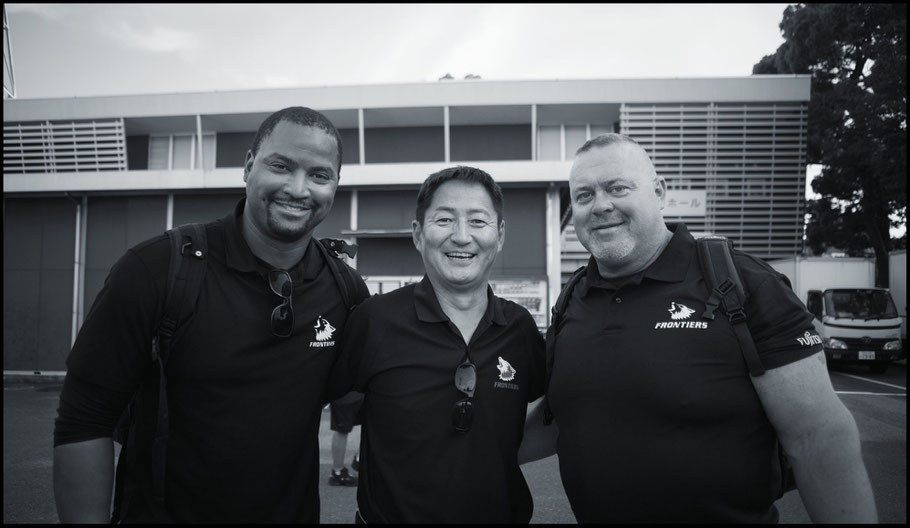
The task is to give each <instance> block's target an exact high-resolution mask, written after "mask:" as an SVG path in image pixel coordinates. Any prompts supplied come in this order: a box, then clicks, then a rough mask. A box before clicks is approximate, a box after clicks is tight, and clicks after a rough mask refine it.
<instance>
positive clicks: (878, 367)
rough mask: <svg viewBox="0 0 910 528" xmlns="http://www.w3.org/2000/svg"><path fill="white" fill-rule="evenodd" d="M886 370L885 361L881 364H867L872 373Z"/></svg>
mask: <svg viewBox="0 0 910 528" xmlns="http://www.w3.org/2000/svg"><path fill="white" fill-rule="evenodd" d="M887 370H888V364H887V363H882V364H881V365H869V371H870V372H872V373H873V374H884V373H885V372H886V371H887Z"/></svg>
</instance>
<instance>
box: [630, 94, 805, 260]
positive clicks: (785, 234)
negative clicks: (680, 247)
mask: <svg viewBox="0 0 910 528" xmlns="http://www.w3.org/2000/svg"><path fill="white" fill-rule="evenodd" d="M806 114H807V105H806V104H805V103H780V104H775V103H769V104H763V103H723V104H719V103H707V104H651V105H648V104H623V105H622V106H621V108H620V131H621V132H622V133H623V134H626V135H628V136H630V137H632V138H634V139H635V140H636V141H638V142H639V143H640V144H641V146H642V147H644V148H645V150H647V151H648V153H649V154H650V155H651V158H652V159H653V160H654V166H655V168H656V169H657V173H658V174H660V175H661V176H663V177H664V178H665V179H666V180H667V185H668V188H669V189H671V190H704V191H706V194H707V211H706V215H705V217H704V218H703V219H701V218H697V219H696V218H668V220H671V221H673V220H681V221H685V222H686V224H687V225H688V226H689V229H690V230H691V231H698V232H707V233H714V234H718V235H724V236H726V237H729V238H731V239H733V240H734V241H735V243H736V247H738V248H740V249H743V250H744V251H747V252H749V253H752V254H753V255H755V256H758V257H762V258H766V259H773V258H785V257H790V256H793V255H796V254H798V253H799V252H800V251H801V250H802V234H803V214H804V208H805V185H806V175H805V171H806V127H807V119H806Z"/></svg>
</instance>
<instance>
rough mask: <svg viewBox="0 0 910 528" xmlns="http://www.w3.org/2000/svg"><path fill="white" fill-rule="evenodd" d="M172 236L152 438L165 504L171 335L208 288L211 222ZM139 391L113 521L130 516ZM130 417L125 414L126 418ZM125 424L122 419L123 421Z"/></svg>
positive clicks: (124, 437)
mask: <svg viewBox="0 0 910 528" xmlns="http://www.w3.org/2000/svg"><path fill="white" fill-rule="evenodd" d="M166 234H167V236H168V240H169V242H170V257H169V261H168V275H167V285H166V293H165V300H164V306H165V308H164V313H163V315H162V318H161V320H160V321H159V322H158V326H157V327H156V328H155V335H154V336H153V337H152V354H151V360H152V362H153V363H156V364H157V365H158V372H157V375H158V376H157V377H158V393H157V398H158V402H157V403H158V405H157V410H158V412H157V416H156V421H155V436H154V438H153V440H152V461H151V462H152V463H151V467H152V495H153V497H154V498H155V499H156V500H157V501H158V502H159V505H160V506H163V504H164V473H165V468H166V465H167V439H168V431H169V429H170V415H169V413H168V405H167V377H166V372H165V367H166V365H167V359H168V356H169V353H170V349H171V341H172V339H173V337H174V334H175V333H176V331H177V327H178V326H179V324H180V322H182V321H184V320H186V318H188V317H189V315H190V314H192V312H193V310H194V309H195V305H196V299H197V298H198V297H199V292H200V291H201V290H202V281H203V278H204V277H205V268H206V262H205V259H206V257H207V254H208V244H207V242H206V232H205V226H204V225H203V224H186V225H181V226H178V227H175V228H173V229H170V230H168V231H167V232H166ZM135 406H136V397H135V395H134V397H133V399H132V400H131V401H130V404H129V407H127V410H126V412H124V417H121V422H126V425H127V428H126V430H125V431H121V432H120V434H119V435H118V436H119V438H120V442H121V445H122V447H121V450H120V458H119V461H118V462H117V476H116V481H115V486H114V509H113V514H112V516H111V522H112V523H115V524H116V523H119V522H121V521H122V518H123V517H125V516H126V510H127V506H128V505H126V504H123V493H124V481H125V480H126V477H125V473H126V470H125V469H124V468H125V467H126V465H127V464H128V460H129V458H128V455H127V453H128V447H129V445H130V444H131V442H132V441H134V440H133V439H132V438H131V437H132V434H131V431H132V428H133V422H134V421H135V419H136V418H137V417H136V416H135V413H136V409H135ZM124 418H125V420H124ZM118 426H119V424H118Z"/></svg>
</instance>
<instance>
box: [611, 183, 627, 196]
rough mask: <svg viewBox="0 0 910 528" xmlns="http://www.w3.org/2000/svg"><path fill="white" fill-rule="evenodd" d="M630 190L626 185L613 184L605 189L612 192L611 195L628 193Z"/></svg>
mask: <svg viewBox="0 0 910 528" xmlns="http://www.w3.org/2000/svg"><path fill="white" fill-rule="evenodd" d="M630 190H631V188H630V187H628V186H626V185H614V186H612V187H610V188H609V189H607V192H608V193H610V194H612V195H613V196H624V195H626V194H628V192H629V191H630Z"/></svg>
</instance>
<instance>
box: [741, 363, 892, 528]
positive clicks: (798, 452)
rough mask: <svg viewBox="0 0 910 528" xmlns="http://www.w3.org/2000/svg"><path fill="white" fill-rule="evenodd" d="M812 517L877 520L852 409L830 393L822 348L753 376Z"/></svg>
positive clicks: (819, 520) (819, 519)
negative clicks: (814, 352) (807, 355)
mask: <svg viewBox="0 0 910 528" xmlns="http://www.w3.org/2000/svg"><path fill="white" fill-rule="evenodd" d="M752 383H753V385H754V386H755V390H756V392H757V393H758V397H759V399H760V400H761V402H762V406H763V407H764V410H765V414H767V415H768V419H769V420H770V421H771V424H772V425H773V426H774V429H775V430H776V431H777V435H778V438H779V439H780V441H781V444H783V446H784V449H785V450H786V451H787V455H788V456H789V457H790V462H791V463H792V464H793V472H794V474H795V476H796V483H797V486H798V487H799V494H800V496H801V497H802V499H803V503H804V504H805V506H806V511H807V512H808V513H809V517H811V519H812V521H813V522H816V523H831V522H839V523H851V522H877V521H878V514H877V513H876V509H875V499H874V497H873V496H872V486H871V484H870V482H869V476H868V474H867V473H866V467H865V465H864V464H863V458H862V453H861V451H860V440H859V430H858V429H857V427H856V422H855V421H854V419H853V415H851V414H850V411H849V410H847V408H846V407H845V406H844V404H843V403H842V402H841V401H840V399H839V398H838V397H837V394H835V393H834V388H833V387H832V386H831V379H830V378H829V377H828V370H827V367H826V365H825V354H824V352H818V353H816V354H814V355H812V356H809V357H807V358H804V359H801V360H799V361H796V362H793V363H790V364H789V365H784V366H782V367H778V368H774V369H771V370H768V371H766V372H765V374H764V375H762V376H758V377H753V378H752Z"/></svg>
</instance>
